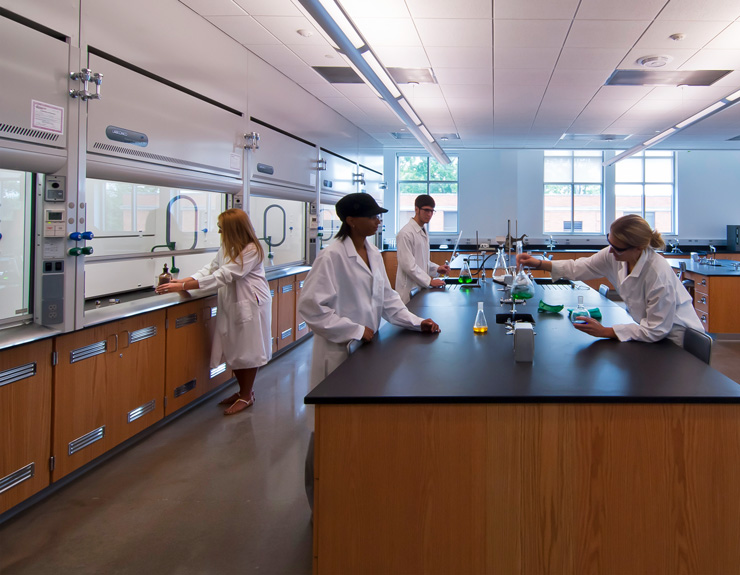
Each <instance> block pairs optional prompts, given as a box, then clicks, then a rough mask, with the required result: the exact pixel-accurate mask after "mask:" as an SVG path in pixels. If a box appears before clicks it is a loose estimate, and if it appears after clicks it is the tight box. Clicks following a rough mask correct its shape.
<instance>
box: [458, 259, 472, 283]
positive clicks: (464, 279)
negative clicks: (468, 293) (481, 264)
mask: <svg viewBox="0 0 740 575" xmlns="http://www.w3.org/2000/svg"><path fill="white" fill-rule="evenodd" d="M458 281H459V282H460V283H461V284H472V283H473V274H472V273H470V265H469V264H468V258H463V267H462V269H461V270H460V277H459V278H458Z"/></svg>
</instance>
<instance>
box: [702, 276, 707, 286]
mask: <svg viewBox="0 0 740 575" xmlns="http://www.w3.org/2000/svg"><path fill="white" fill-rule="evenodd" d="M701 285H703V286H705V285H707V278H704V279H703V280H701Z"/></svg>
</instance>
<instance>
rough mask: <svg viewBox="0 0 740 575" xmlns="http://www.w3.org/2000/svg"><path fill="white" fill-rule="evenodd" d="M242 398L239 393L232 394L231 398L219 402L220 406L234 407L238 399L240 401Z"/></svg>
mask: <svg viewBox="0 0 740 575" xmlns="http://www.w3.org/2000/svg"><path fill="white" fill-rule="evenodd" d="M240 397H241V396H240V395H239V392H238V391H237V392H236V393H233V394H231V395H230V396H229V397H227V398H225V399H222V400H221V401H219V402H218V405H232V404H233V403H234V402H235V401H236V400H237V399H239V398H240Z"/></svg>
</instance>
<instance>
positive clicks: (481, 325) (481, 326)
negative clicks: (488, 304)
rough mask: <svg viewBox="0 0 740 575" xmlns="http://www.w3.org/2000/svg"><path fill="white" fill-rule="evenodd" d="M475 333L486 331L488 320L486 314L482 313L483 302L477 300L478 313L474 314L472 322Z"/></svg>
mask: <svg viewBox="0 0 740 575" xmlns="http://www.w3.org/2000/svg"><path fill="white" fill-rule="evenodd" d="M473 331H474V332H475V333H486V332H487V331H488V322H487V321H486V315H485V314H484V313H483V302H482V301H479V302H478V313H476V314H475V323H474V324H473Z"/></svg>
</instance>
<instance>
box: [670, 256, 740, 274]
mask: <svg viewBox="0 0 740 575" xmlns="http://www.w3.org/2000/svg"><path fill="white" fill-rule="evenodd" d="M681 262H683V263H685V264H686V271H688V272H693V273H697V274H702V275H705V276H723V277H740V267H735V265H734V264H740V261H735V260H723V259H716V260H714V261H713V263H699V262H695V261H693V260H691V259H683V258H674V259H669V260H668V263H669V264H671V267H674V268H676V269H679V267H680V264H681Z"/></svg>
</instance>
